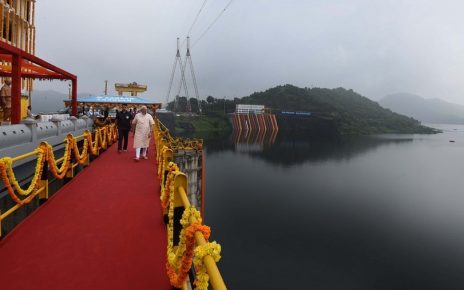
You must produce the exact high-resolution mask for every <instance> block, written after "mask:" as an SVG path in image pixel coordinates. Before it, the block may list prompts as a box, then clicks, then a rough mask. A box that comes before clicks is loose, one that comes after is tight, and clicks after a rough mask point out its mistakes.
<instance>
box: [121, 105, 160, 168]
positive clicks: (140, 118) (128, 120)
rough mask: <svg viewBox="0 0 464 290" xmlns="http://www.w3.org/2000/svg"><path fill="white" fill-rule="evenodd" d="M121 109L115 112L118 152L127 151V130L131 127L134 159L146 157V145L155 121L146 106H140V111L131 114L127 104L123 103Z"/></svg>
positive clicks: (148, 142)
mask: <svg viewBox="0 0 464 290" xmlns="http://www.w3.org/2000/svg"><path fill="white" fill-rule="evenodd" d="M121 107H122V109H121V111H118V112H117V113H116V126H117V127H118V134H119V139H118V152H119V153H121V152H127V145H128V139H129V132H130V131H131V129H132V127H135V130H134V149H135V158H134V160H135V161H139V160H140V158H143V159H148V156H147V153H148V146H149V144H150V138H151V132H152V128H153V125H154V124H155V121H154V120H153V117H152V116H151V115H150V114H148V113H147V107H146V106H142V107H141V108H140V111H139V112H138V113H137V114H136V115H135V116H133V115H132V113H131V112H129V111H128V110H127V105H126V104H123V105H122V106H121Z"/></svg>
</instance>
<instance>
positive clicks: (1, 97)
mask: <svg viewBox="0 0 464 290" xmlns="http://www.w3.org/2000/svg"><path fill="white" fill-rule="evenodd" d="M4 82H5V84H4V85H3V87H2V89H1V90H0V105H1V106H2V109H3V121H10V120H11V81H10V80H9V79H5V81H4Z"/></svg>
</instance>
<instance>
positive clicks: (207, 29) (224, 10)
mask: <svg viewBox="0 0 464 290" xmlns="http://www.w3.org/2000/svg"><path fill="white" fill-rule="evenodd" d="M233 1H234V0H230V1H229V3H227V5H226V7H224V9H222V11H221V12H220V13H219V15H218V16H217V17H216V18H215V19H214V20H213V22H211V24H210V25H209V26H208V27H207V28H206V29H205V31H203V33H202V34H201V35H200V37H198V38H197V40H195V42H194V43H193V45H192V48H193V47H194V46H195V45H196V44H197V43H198V42H199V41H200V40H201V39H202V38H203V36H205V34H206V33H207V32H208V31H209V30H210V29H211V27H213V25H214V24H216V22H217V21H218V20H219V18H220V17H221V16H222V14H224V12H226V10H227V8H229V6H230V4H232V2H233Z"/></svg>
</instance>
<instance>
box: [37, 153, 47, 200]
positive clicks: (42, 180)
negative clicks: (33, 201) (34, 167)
mask: <svg viewBox="0 0 464 290" xmlns="http://www.w3.org/2000/svg"><path fill="white" fill-rule="evenodd" d="M46 154H47V153H45V155H46ZM39 186H40V187H43V188H44V190H43V191H42V192H41V193H39V203H40V204H42V203H44V202H45V201H47V199H48V161H47V160H46V159H45V161H44V164H43V169H42V176H41V177H40V181H39Z"/></svg>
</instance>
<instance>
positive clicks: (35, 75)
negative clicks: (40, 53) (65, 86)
mask: <svg viewBox="0 0 464 290" xmlns="http://www.w3.org/2000/svg"><path fill="white" fill-rule="evenodd" d="M0 61H3V62H7V63H6V64H1V65H0V76H1V77H10V78H11V123H12V124H18V123H19V122H20V121H21V79H22V78H25V79H41V80H55V79H58V80H71V81H72V99H71V106H72V115H73V116H76V115H77V76H75V75H73V74H71V73H69V72H67V71H65V70H63V69H61V68H59V67H56V66H54V65H52V64H50V63H48V62H46V61H45V60H43V59H40V58H38V57H36V56H35V55H32V54H30V53H27V52H25V51H24V50H22V49H19V48H17V47H14V46H12V45H10V44H8V43H6V42H3V41H0Z"/></svg>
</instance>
